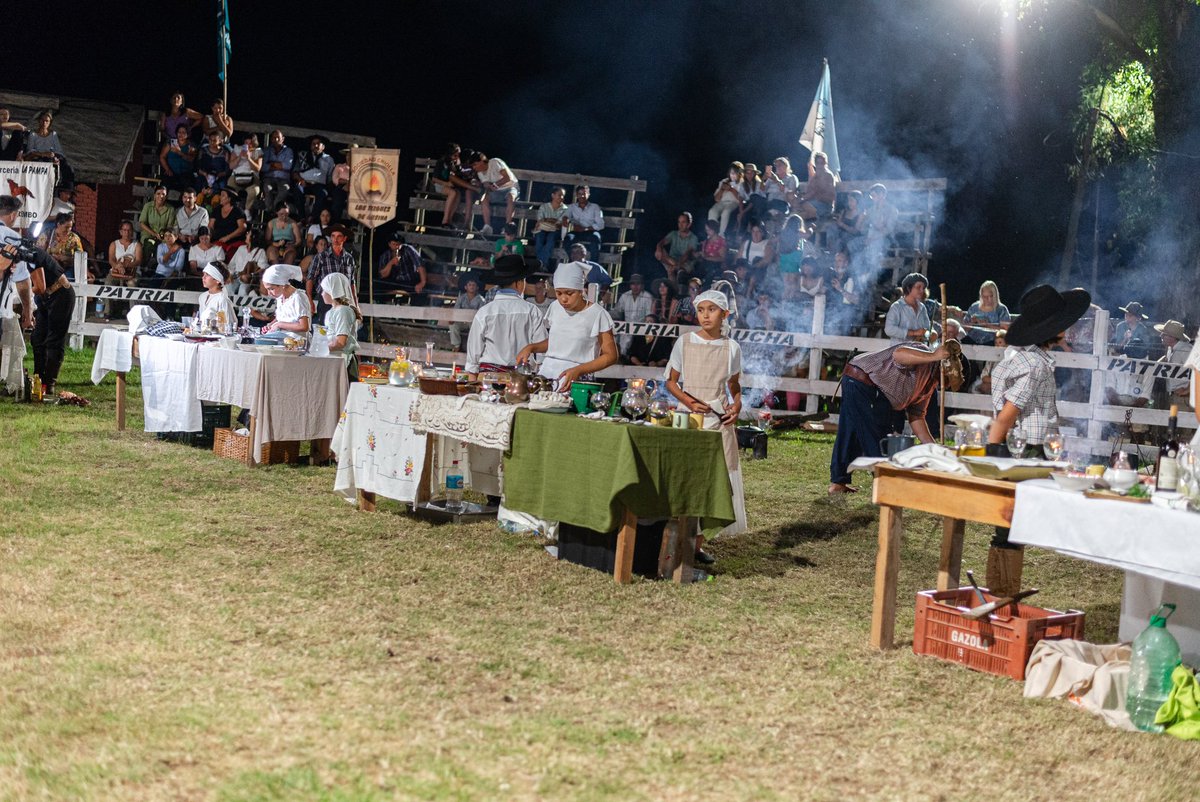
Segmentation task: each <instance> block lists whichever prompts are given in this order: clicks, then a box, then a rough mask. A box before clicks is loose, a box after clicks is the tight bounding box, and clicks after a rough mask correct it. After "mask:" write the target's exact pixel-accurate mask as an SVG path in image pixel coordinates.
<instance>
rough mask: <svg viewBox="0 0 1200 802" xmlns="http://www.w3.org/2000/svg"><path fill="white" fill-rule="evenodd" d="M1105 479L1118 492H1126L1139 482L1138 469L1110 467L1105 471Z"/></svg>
mask: <svg viewBox="0 0 1200 802" xmlns="http://www.w3.org/2000/svg"><path fill="white" fill-rule="evenodd" d="M1104 481H1105V482H1108V486H1109V487H1111V488H1112V489H1113V490H1116V491H1117V492H1119V493H1120V492H1124V491H1126V490H1128V489H1129V488H1131V487H1133V486H1134V485H1136V484H1137V481H1138V475H1137V471H1135V470H1132V469H1129V468H1121V469H1120V470H1118V469H1116V468H1109V469H1108V470H1106V471H1105V472H1104Z"/></svg>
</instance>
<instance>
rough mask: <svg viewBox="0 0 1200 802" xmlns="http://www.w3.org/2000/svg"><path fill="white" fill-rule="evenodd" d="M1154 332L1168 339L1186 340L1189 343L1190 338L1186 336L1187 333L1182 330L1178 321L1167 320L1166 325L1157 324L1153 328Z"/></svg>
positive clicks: (1181, 325)
mask: <svg viewBox="0 0 1200 802" xmlns="http://www.w3.org/2000/svg"><path fill="white" fill-rule="evenodd" d="M1154 330H1155V331H1157V332H1158V333H1159V334H1165V335H1167V336H1168V337H1174V338H1175V339H1176V340H1186V341H1187V342H1191V341H1192V338H1191V337H1189V336H1187V332H1186V331H1184V329H1183V324H1182V323H1180V322H1179V321H1178V320H1168V321H1167V322H1166V323H1159V324H1158V325H1157V326H1155V327H1154Z"/></svg>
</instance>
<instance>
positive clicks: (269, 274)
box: [262, 265, 353, 334]
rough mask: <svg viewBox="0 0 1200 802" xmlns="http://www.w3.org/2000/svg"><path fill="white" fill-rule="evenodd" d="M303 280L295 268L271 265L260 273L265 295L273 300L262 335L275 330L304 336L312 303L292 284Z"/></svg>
mask: <svg viewBox="0 0 1200 802" xmlns="http://www.w3.org/2000/svg"><path fill="white" fill-rule="evenodd" d="M302 279H303V274H302V273H301V272H300V268H298V267H296V266H295V265H271V266H270V267H268V268H267V269H266V270H264V271H263V277H262V283H263V285H264V286H265V287H266V290H267V295H269V296H270V297H272V298H274V299H275V319H274V320H273V321H271V322H270V323H268V324H266V325H265V326H263V327H262V333H263V334H270V333H271V332H276V331H292V332H299V333H300V334H304V333H306V332H307V331H308V330H309V328H310V327H311V322H312V304H311V302H309V300H308V293H306V292H305V291H304V290H298V289H296V287H295V285H294V284H293V283H292V282H296V283H299V282H300V281H301V280H302ZM351 294H353V293H351Z"/></svg>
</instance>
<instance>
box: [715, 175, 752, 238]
mask: <svg viewBox="0 0 1200 802" xmlns="http://www.w3.org/2000/svg"><path fill="white" fill-rule="evenodd" d="M745 170H746V168H745V165H743V164H742V163H741V162H738V161H735V162H733V163H732V164H730V165H729V174H728V175H726V176H725V177H724V178H722V179H721V182H720V183H719V184H717V189H716V191H715V192H713V205H712V206H711V207H709V210H708V219H709V220H711V221H712V222H714V223H717V228H716V231H717V232H718V233H720V235H721V236H722V237H724V236H725V232H726V230H728V228H729V220H730V218H731V217H732V216H733V213H734V212H738V213H740V212H741V211H742V203H743V202H744V200H745V198H743V196H742V175H743V173H745Z"/></svg>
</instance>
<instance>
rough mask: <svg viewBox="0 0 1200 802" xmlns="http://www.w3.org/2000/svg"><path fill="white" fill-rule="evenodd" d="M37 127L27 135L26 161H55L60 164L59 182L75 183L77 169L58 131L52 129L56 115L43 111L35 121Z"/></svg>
mask: <svg viewBox="0 0 1200 802" xmlns="http://www.w3.org/2000/svg"><path fill="white" fill-rule="evenodd" d="M34 122H35V123H36V124H37V127H36V128H35V129H34V130H32V131H30V132H29V133H27V134H26V135H25V161H29V162H53V163H55V164H57V165H58V183H60V184H70V185H72V186H74V184H75V171H74V170H72V169H71V164H70V162H68V161H67V156H66V154H65V153H63V148H62V142H60V141H59V139H58V132H56V131H53V130H51V127H50V126H51V125H52V124H53V123H54V115H53V114H52V113H50V112H49V111H43V112H42V113H41V114H39V115H38V116H37V119H36V120H35V121H34Z"/></svg>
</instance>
